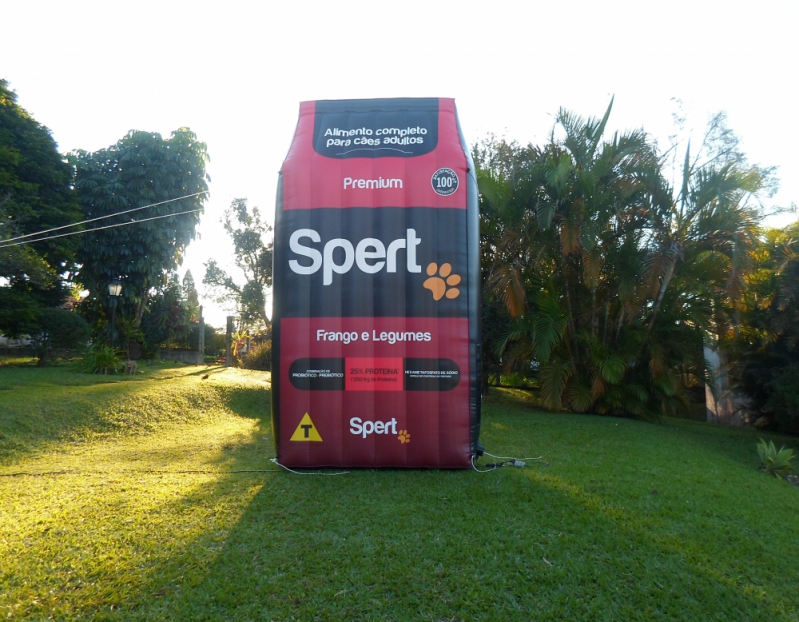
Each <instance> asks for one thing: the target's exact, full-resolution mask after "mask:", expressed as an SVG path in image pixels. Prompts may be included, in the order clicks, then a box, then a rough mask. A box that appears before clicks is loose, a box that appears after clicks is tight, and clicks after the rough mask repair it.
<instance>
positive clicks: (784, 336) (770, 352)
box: [724, 222, 799, 433]
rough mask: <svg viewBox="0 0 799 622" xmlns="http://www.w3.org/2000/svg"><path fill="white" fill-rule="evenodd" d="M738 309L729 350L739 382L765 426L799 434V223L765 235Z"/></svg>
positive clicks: (726, 342)
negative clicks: (797, 379)
mask: <svg viewBox="0 0 799 622" xmlns="http://www.w3.org/2000/svg"><path fill="white" fill-rule="evenodd" d="M750 258H751V261H752V264H753V266H752V269H751V270H750V271H749V272H748V274H747V275H746V277H745V278H746V288H745V289H744V291H743V296H742V297H741V299H740V301H739V304H738V305H737V310H738V311H739V313H740V322H739V324H738V325H737V330H735V331H731V332H730V333H729V334H728V335H727V338H726V339H725V340H724V346H725V347H726V348H727V350H728V351H729V353H730V356H731V358H732V359H733V361H734V362H735V365H734V366H733V369H732V372H733V377H734V380H735V381H736V382H737V383H739V386H740V388H741V389H742V390H743V391H744V392H745V393H746V395H747V396H748V397H749V398H750V399H751V400H752V404H751V407H752V410H753V411H754V412H755V413H757V414H759V415H761V416H762V417H763V418H762V419H760V421H759V425H760V424H771V425H773V427H776V428H778V429H779V430H781V431H785V432H792V433H797V432H799V410H797V409H796V407H795V405H796V404H797V403H799V383H797V382H796V378H798V377H799V222H797V223H794V224H793V225H790V226H788V227H785V228H783V229H769V230H767V231H765V232H763V234H762V236H761V237H760V239H759V243H758V244H757V246H756V247H755V248H754V250H753V251H752V252H751V253H750Z"/></svg>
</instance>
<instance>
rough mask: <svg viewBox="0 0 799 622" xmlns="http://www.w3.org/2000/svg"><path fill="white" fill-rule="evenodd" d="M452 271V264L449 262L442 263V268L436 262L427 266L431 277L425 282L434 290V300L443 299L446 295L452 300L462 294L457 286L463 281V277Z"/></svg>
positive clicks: (428, 274) (426, 285)
mask: <svg viewBox="0 0 799 622" xmlns="http://www.w3.org/2000/svg"><path fill="white" fill-rule="evenodd" d="M436 272H438V276H436ZM451 272H452V266H451V265H449V264H448V263H442V264H441V267H440V268H439V267H438V264H436V263H431V264H430V265H429V266H427V276H429V277H430V278H429V279H427V280H426V281H425V282H424V286H425V287H426V288H427V289H429V290H430V291H431V292H433V300H441V299H442V298H443V297H444V296H446V297H447V298H449V299H450V300H451V299H453V298H457V297H458V296H460V293H461V290H459V289H458V288H457V287H455V286H456V285H457V284H458V283H460V282H461V277H460V276H459V275H457V274H450V273H451ZM444 279H446V281H445V280H444Z"/></svg>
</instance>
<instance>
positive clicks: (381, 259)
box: [289, 229, 422, 285]
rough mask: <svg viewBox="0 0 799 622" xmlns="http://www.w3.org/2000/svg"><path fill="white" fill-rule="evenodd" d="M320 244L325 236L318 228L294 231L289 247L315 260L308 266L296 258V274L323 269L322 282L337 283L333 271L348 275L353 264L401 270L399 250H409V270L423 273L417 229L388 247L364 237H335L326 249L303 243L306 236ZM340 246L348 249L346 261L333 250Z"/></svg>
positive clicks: (292, 263)
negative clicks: (338, 258) (418, 259)
mask: <svg viewBox="0 0 799 622" xmlns="http://www.w3.org/2000/svg"><path fill="white" fill-rule="evenodd" d="M306 238H307V239H309V240H310V241H311V242H312V243H316V244H319V243H321V241H322V238H321V236H320V235H319V233H318V232H317V231H316V230H315V229H297V230H296V231H295V232H294V233H292V234H291V238H290V239H289V247H290V248H291V250H292V252H294V253H296V254H297V255H302V256H303V257H308V258H309V259H310V260H311V265H310V266H304V265H302V264H301V263H300V262H299V261H297V260H296V259H292V260H290V261H289V268H291V271H292V272H294V273H296V274H314V273H316V272H318V271H319V269H320V268H321V269H322V285H330V284H331V283H333V273H336V274H345V273H347V272H349V271H350V270H351V269H352V266H353V265H356V266H358V269H359V270H361V271H362V272H365V273H366V274H375V273H377V272H380V271H381V270H382V269H383V268H385V269H386V272H396V271H397V252H398V251H399V250H400V249H405V263H406V269H407V270H408V272H416V273H418V272H421V271H422V266H420V265H419V264H418V263H417V262H416V247H417V246H419V244H420V243H421V241H422V239H421V238H418V237H416V230H415V229H408V230H407V231H406V235H405V237H404V238H399V239H397V240H393V241H391V242H389V244H388V247H386V245H385V244H383V242H381V241H380V240H378V239H377V238H364V239H363V240H361V241H360V242H358V243H357V244H355V245H353V243H352V242H350V241H349V240H347V239H345V238H334V239H332V240H329V241H327V242H326V243H325V245H324V247H323V248H322V251H321V252H320V251H319V250H318V249H316V248H314V247H313V246H306V245H305V244H303V241H304V239H306ZM337 248H340V249H342V250H343V251H344V260H343V261H342V262H341V263H336V261H335V259H334V258H333V252H334V251H335V250H336V249H337Z"/></svg>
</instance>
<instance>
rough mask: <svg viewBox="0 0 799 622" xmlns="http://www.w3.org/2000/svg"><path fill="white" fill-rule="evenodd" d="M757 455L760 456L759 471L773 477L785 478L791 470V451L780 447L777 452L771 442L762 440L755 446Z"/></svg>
mask: <svg viewBox="0 0 799 622" xmlns="http://www.w3.org/2000/svg"><path fill="white" fill-rule="evenodd" d="M757 453H758V454H759V455H760V469H761V470H762V471H765V472H766V473H768V474H769V475H773V476H774V477H785V476H786V475H787V474H788V473H789V472H791V471H792V470H793V466H792V465H791V460H793V449H787V448H786V447H782V448H781V449H780V450H779V451H777V448H776V447H775V446H774V442H773V441H769V442H768V443H767V442H766V441H764V440H763V439H762V438H761V439H760V442H759V443H758V444H757Z"/></svg>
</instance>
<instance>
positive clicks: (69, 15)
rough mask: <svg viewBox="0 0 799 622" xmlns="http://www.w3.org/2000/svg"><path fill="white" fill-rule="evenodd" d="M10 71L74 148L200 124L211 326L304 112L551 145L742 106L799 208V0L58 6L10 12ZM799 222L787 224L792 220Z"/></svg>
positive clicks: (199, 271)
mask: <svg viewBox="0 0 799 622" xmlns="http://www.w3.org/2000/svg"><path fill="white" fill-rule="evenodd" d="M2 21H3V25H2V28H0V31H1V32H2V36H0V78H5V79H6V80H8V81H9V83H10V86H11V88H12V89H13V90H15V91H16V93H17V95H18V102H19V104H20V105H22V106H23V107H24V108H25V109H27V110H28V112H30V113H31V114H32V115H33V116H34V118H35V119H36V120H37V121H38V122H39V123H41V124H43V125H45V126H47V127H48V128H49V129H50V130H51V131H52V134H53V137H54V138H55V140H56V141H57V142H58V144H59V149H60V150H61V151H62V152H68V151H71V150H73V149H86V150H88V151H93V150H97V149H102V148H104V147H107V146H109V145H111V144H114V143H115V142H117V141H118V140H119V139H120V138H122V137H123V136H124V135H125V134H126V133H127V132H128V131H130V130H132V129H137V130H146V131H150V132H160V133H161V134H162V135H164V136H168V135H169V134H170V132H172V131H173V130H175V129H177V128H179V127H184V126H185V127H189V128H191V129H192V130H193V131H194V132H195V133H196V134H197V135H198V138H199V139H200V140H202V141H204V142H205V143H207V145H208V151H209V154H210V157H211V162H210V164H209V166H208V173H209V175H210V177H211V184H210V190H211V196H210V199H209V200H208V202H207V203H206V209H205V213H204V215H203V220H202V223H201V225H200V228H199V230H198V233H199V236H198V239H197V240H195V241H194V242H192V244H191V245H190V246H189V247H188V249H187V252H186V257H185V261H184V264H183V266H182V268H181V273H183V272H185V270H186V269H190V270H191V271H192V274H193V276H194V279H195V281H196V282H197V283H198V289H200V294H201V299H202V302H203V303H204V305H205V315H206V318H207V321H208V322H209V323H211V324H212V325H215V326H224V322H225V320H224V317H225V315H226V314H227V313H226V311H225V309H223V308H221V307H218V306H217V305H215V304H214V303H213V302H212V301H211V300H210V299H209V298H208V297H206V296H204V294H205V292H204V291H203V287H202V285H201V281H202V276H203V274H204V267H203V264H204V263H205V262H207V261H208V260H209V259H210V258H215V259H217V261H218V262H219V263H220V264H221V265H223V266H227V267H229V268H230V267H232V266H231V257H232V245H231V244H230V242H229V240H227V238H226V237H225V235H224V232H223V231H222V227H221V225H220V220H221V218H222V214H223V212H224V210H225V208H226V207H227V206H228V205H229V204H230V202H231V200H232V199H233V198H239V197H246V198H247V199H248V201H249V204H250V205H251V206H252V205H254V206H258V207H259V208H261V210H262V211H263V212H265V213H266V214H267V215H268V218H269V219H270V220H271V218H272V214H273V212H274V203H275V189H276V185H277V177H278V172H279V170H280V167H281V164H282V161H283V159H284V158H285V156H286V153H287V152H288V149H289V146H290V143H291V139H292V135H293V132H294V128H295V125H296V123H297V117H298V112H299V102H301V101H305V100H318V99H356V98H373V97H454V98H455V100H456V104H457V106H458V113H459V117H460V122H461V126H462V128H463V131H464V134H465V135H466V139H467V140H468V141H470V142H475V141H477V140H480V139H482V138H485V137H486V136H487V135H488V134H489V133H492V134H495V135H497V136H500V137H505V138H507V139H509V140H518V141H519V142H521V143H528V142H532V143H534V144H540V143H543V142H544V141H546V140H547V138H548V137H549V135H550V132H551V130H552V126H553V123H554V119H555V116H556V114H557V112H558V109H559V108H561V107H562V108H566V109H568V110H571V111H573V112H575V113H577V114H579V115H581V116H585V117H591V116H593V117H601V116H602V114H603V113H604V111H605V109H606V108H607V106H608V103H609V102H610V100H611V97H615V99H614V106H613V112H612V114H611V117H610V121H609V125H608V129H609V130H611V131H615V130H629V129H636V128H641V127H643V128H644V129H645V130H646V131H647V132H649V133H650V134H651V135H652V136H653V138H654V139H656V140H658V142H659V144H661V145H665V144H667V142H668V136H669V135H670V134H673V132H674V126H673V122H672V114H673V113H674V112H677V111H681V112H682V114H684V115H687V119H688V125H687V133H688V135H690V137H691V138H692V139H693V140H695V141H698V140H699V139H700V138H701V134H702V129H703V128H704V126H705V124H706V123H707V120H708V118H709V117H710V115H711V114H713V113H714V112H717V111H722V110H723V111H726V113H727V115H728V122H729V125H730V127H731V128H732V129H733V130H734V131H735V132H736V133H737V134H738V135H739V136H740V137H741V139H742V147H743V150H744V152H745V153H746V154H747V155H748V157H749V161H750V162H751V163H753V164H760V165H764V166H776V167H778V169H777V177H778V178H779V179H780V191H779V192H778V194H777V195H776V196H775V197H774V198H773V200H772V201H771V203H773V205H774V206H782V207H789V206H790V205H791V204H792V203H794V204H799V149H798V148H797V145H799V125H798V124H797V123H796V122H795V110H796V92H797V89H796V88H795V87H794V84H795V83H796V76H797V75H799V51H798V50H799V48H797V46H796V43H795V38H796V36H797V31H799V2H797V1H796V0H761V1H760V2H757V3H752V2H746V3H744V2H736V1H735V0H728V1H726V2H717V1H715V0H693V1H691V2H686V1H683V0H671V1H670V2H660V3H648V2H640V0H631V1H627V0H606V1H604V2H596V1H592V2H580V1H574V0H572V1H569V0H561V1H559V2H547V3H543V2H530V1H528V2H522V1H517V2H507V1H504V0H493V1H492V2H489V3H476V2H468V1H466V0H461V1H460V2H448V1H441V2H437V1H435V0H426V1H423V2H420V1H416V0H404V1H403V2H380V1H378V0H372V1H371V2H358V1H352V0H339V1H337V2H329V1H327V2H294V3H287V2H280V3H278V2H264V1H262V2H237V1H226V2H224V3H222V2H203V1H202V0H194V1H192V2H182V1H179V0H160V1H158V2H153V1H149V0H137V2H125V3H119V2H107V1H102V2H88V1H82V0H73V1H72V2H68V3H66V2H55V1H50V2H42V1H38V0H26V1H25V2H14V3H11V4H10V6H4V7H3V20H2ZM796 217H797V216H796V214H792V213H788V214H783V215H781V216H776V217H773V218H771V219H770V220H769V221H768V224H771V225H772V226H784V225H785V224H788V223H789V222H793V221H794V220H795V219H796Z"/></svg>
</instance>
